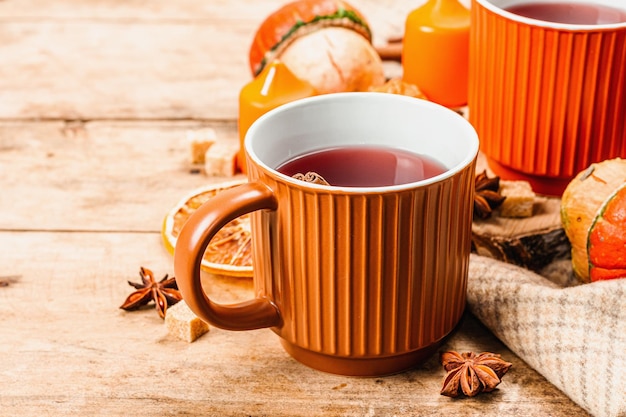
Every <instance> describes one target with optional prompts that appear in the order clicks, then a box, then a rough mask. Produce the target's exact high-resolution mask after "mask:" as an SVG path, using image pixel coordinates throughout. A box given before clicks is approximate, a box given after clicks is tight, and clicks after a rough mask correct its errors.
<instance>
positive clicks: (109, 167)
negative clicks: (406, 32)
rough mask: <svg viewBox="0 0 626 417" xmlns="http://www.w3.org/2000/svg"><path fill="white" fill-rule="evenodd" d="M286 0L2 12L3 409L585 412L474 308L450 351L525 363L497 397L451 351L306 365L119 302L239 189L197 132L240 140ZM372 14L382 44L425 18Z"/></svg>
mask: <svg viewBox="0 0 626 417" xmlns="http://www.w3.org/2000/svg"><path fill="white" fill-rule="evenodd" d="M283 3H284V2H283V1H279V0H266V1H263V2H259V1H253V0H237V1H232V0H215V1H214V0H211V1H208V2H196V1H192V0H182V1H177V2H167V1H164V0H161V1H157V0H153V1H149V0H133V1H125V2H119V1H113V0H91V1H82V0H55V1H50V2H38V1H34V0H23V1H17V0H3V1H0V45H2V46H1V47H0V62H2V63H3V64H2V65H0V280H4V281H5V282H6V283H7V284H8V285H6V286H0V416H17V415H19V416H66V415H89V416H113V415H134V416H154V415H219V416H248V415H250V416H293V415H302V416H363V415H366V416H393V415H397V416H400V415H450V416H472V415H477V414H481V415H485V416H501V415H508V416H527V415H551V416H557V417H558V416H563V417H565V416H571V415H584V413H583V412H582V410H581V409H580V408H579V407H577V406H576V405H575V404H574V403H573V402H572V401H571V400H569V399H568V398H567V397H566V396H564V395H563V394H562V393H561V392H559V391H558V390H557V389H556V388H555V387H554V386H552V385H551V384H549V383H548V382H547V381H546V380H545V379H544V378H543V377H542V376H541V375H539V374H538V373H537V372H535V371H534V370H532V369H530V368H529V367H528V366H527V365H526V364H525V363H524V362H523V361H521V360H520V359H519V358H517V357H516V356H515V355H514V354H512V353H511V352H510V351H509V350H508V349H507V348H506V347H505V346H504V345H502V343H500V342H499V341H498V340H497V339H496V338H495V337H494V336H493V335H492V334H491V333H490V332H489V331H488V330H486V328H485V327H484V326H483V325H482V324H481V323H480V322H478V321H477V320H476V319H475V318H474V317H473V316H471V315H470V314H466V315H465V316H464V319H463V321H462V323H461V324H460V326H459V327H458V329H457V330H456V331H455V332H454V334H453V335H452V336H451V337H450V339H449V340H448V341H447V342H446V345H445V346H444V348H445V349H456V350H474V351H482V350H487V351H492V352H497V353H501V354H502V355H503V357H505V358H506V359H507V360H509V361H511V362H513V369H512V370H511V371H510V372H509V373H508V374H507V375H506V376H505V378H504V381H503V383H502V384H501V385H500V386H499V389H498V390H497V391H495V392H493V393H491V394H489V395H483V396H479V397H476V398H472V399H459V400H452V399H449V398H447V397H442V396H440V395H439V389H440V384H441V380H442V378H443V374H444V373H443V369H442V368H441V366H440V365H439V364H438V362H437V358H436V357H433V358H431V359H430V360H429V361H428V362H427V363H425V364H423V365H422V366H420V367H418V368H417V369H415V370H413V371H410V372H406V373H403V374H400V375H396V376H391V377H386V378H365V379H363V378H346V377H339V376H335V375H329V374H324V373H320V372H316V371H313V370H310V369H308V368H306V367H304V366H302V365H300V364H298V363H297V362H295V361H294V360H292V359H291V358H290V357H289V356H288V355H287V354H286V353H285V352H284V351H283V350H282V348H281V347H280V344H279V342H278V340H277V337H276V336H275V335H274V334H273V333H272V332H271V331H269V330H259V331H253V332H240V333H236V332H228V331H223V330H220V329H216V328H212V329H211V331H210V332H209V333H208V334H206V335H204V336H203V337H201V338H200V339H199V340H197V341H196V342H194V343H191V344H188V343H186V342H182V341H180V340H178V339H176V338H174V337H173V336H170V335H169V334H168V333H167V331H166V328H165V325H164V324H163V321H162V320H161V319H160V318H159V317H158V315H157V314H156V312H155V311H154V309H153V308H151V307H150V308H147V309H144V310H141V311H137V312H125V311H123V310H120V309H119V308H118V307H119V305H121V303H122V302H123V300H124V298H125V297H126V296H127V295H128V294H129V293H130V291H131V290H132V288H131V287H130V286H129V285H128V284H127V283H126V281H127V280H138V279H139V274H138V273H139V267H140V266H146V267H149V268H151V269H153V270H154V272H155V273H156V274H157V276H160V275H164V274H165V273H170V274H171V273H172V270H173V260H172V257H171V256H170V254H169V253H167V252H166V250H165V249H164V247H163V245H162V244H161V238H160V228H161V222H162V220H163V216H164V215H165V213H166V212H167V211H168V210H169V209H170V208H171V207H172V206H173V205H174V204H175V203H176V202H177V201H178V199H179V198H181V197H182V196H183V195H185V194H186V193H188V192H189V191H190V190H193V189H195V188H196V187H199V186H201V185H204V184H206V183H207V182H210V181H218V180H219V178H209V177H206V176H204V175H202V174H192V173H190V171H189V165H188V164H187V151H188V149H187V146H186V142H185V137H186V132H187V130H189V129H197V128H202V127H212V128H214V129H216V131H217V133H218V136H220V137H222V138H225V139H226V140H236V137H237V134H236V132H237V128H236V118H237V95H238V91H239V88H241V86H242V85H243V83H244V82H246V81H247V80H248V79H249V77H250V75H249V71H248V68H247V47H248V42H249V41H250V39H251V36H252V33H253V31H254V30H255V27H256V24H257V23H258V22H259V21H260V19H262V18H263V17H264V16H265V15H266V14H267V13H268V12H270V11H271V10H273V9H274V8H275V7H277V6H278V5H280V4H283ZM354 4H355V5H357V6H359V8H361V9H362V10H363V12H364V13H366V15H367V16H368V17H370V16H371V17H370V20H371V21H372V26H373V28H374V32H375V38H376V39H378V40H379V41H384V40H385V39H386V36H391V35H394V36H397V35H398V32H400V33H401V28H402V25H403V21H404V15H405V12H406V11H408V9H409V8H412V7H414V6H413V5H412V4H409V3H408V2H400V1H375V0H367V1H365V0H364V1H355V2H354ZM395 64H397V63H394V65H392V66H390V67H389V68H390V71H397V69H398V66H397V65H395ZM205 280H206V281H207V282H206V284H207V286H208V287H209V288H210V292H211V295H212V296H213V297H214V298H215V299H216V300H217V301H222V302H233V301H237V300H241V299H244V298H248V297H250V296H251V295H252V288H251V282H250V281H248V280H231V279H226V278H223V277H216V276H208V275H207V276H206V277H205Z"/></svg>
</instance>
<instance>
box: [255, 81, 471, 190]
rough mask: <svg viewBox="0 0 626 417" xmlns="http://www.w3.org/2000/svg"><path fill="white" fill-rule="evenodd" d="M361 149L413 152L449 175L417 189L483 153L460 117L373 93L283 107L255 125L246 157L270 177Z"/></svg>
mask: <svg viewBox="0 0 626 417" xmlns="http://www.w3.org/2000/svg"><path fill="white" fill-rule="evenodd" d="M358 145H361V146H382V147H391V148H395V149H402V150H406V151H410V152H414V153H417V154H420V155H425V156H428V157H430V158H433V159H435V160H436V161H438V162H440V163H441V164H443V165H444V167H445V168H446V169H447V171H446V172H444V173H443V174H440V175H437V176H435V177H431V178H428V179H425V180H423V181H419V182H418V183H419V184H428V183H433V182H437V181H441V180H442V179H444V178H448V177H450V176H453V175H454V174H455V173H457V172H459V171H460V170H462V169H463V168H465V167H467V166H468V164H470V163H471V162H472V161H473V160H474V159H475V158H476V156H477V154H478V148H479V142H478V135H477V134H476V131H475V130H474V128H473V127H472V125H471V124H470V123H469V122H468V121H467V120H466V119H465V118H463V117H462V116H461V115H459V114H458V113H456V112H454V111H452V110H450V109H448V108H446V107H443V106H440V105H438V104H435V103H432V102H429V101H427V100H421V99H416V98H413V97H407V96H402V95H397V94H389V93H374V92H371V93H370V92H364V93H357V92H354V93H334V94H325V95H320V96H315V97H310V98H305V99H301V100H297V101H294V102H291V103H288V104H285V105H283V106H280V107H278V108H276V109H274V110H271V111H270V112H268V113H266V114H264V115H263V116H261V117H260V118H259V119H257V120H256V121H255V122H254V123H253V124H252V125H251V126H250V128H249V129H248V132H247V134H246V138H245V141H244V146H245V149H246V153H247V155H248V157H249V158H251V159H252V160H254V161H255V163H256V164H258V165H260V166H263V167H265V169H268V170H272V171H275V169H276V168H277V167H278V166H280V165H281V164H283V163H285V162H287V161H289V160H291V159H292V158H294V157H296V156H299V155H302V154H306V153H309V152H313V151H316V150H321V149H327V148H330V147H341V146H358ZM365 168H366V167H365ZM277 174H278V175H283V174H280V173H277ZM284 177H285V179H286V180H287V178H289V177H287V176H284ZM289 180H290V179H289ZM415 184H416V183H409V184H399V185H394V186H388V187H384V188H385V189H387V190H389V188H392V187H395V188H408V187H412V186H414V185H415ZM311 186H315V184H311ZM359 188H360V187H353V188H352V190H351V191H354V192H358V191H359ZM372 188H376V187H368V190H370V191H371V189H372Z"/></svg>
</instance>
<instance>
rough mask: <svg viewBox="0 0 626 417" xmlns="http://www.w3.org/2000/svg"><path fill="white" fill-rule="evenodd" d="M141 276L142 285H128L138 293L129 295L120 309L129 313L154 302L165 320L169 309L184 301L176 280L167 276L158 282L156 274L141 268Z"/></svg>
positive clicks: (129, 283)
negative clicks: (155, 277)
mask: <svg viewBox="0 0 626 417" xmlns="http://www.w3.org/2000/svg"><path fill="white" fill-rule="evenodd" d="M139 275H140V276H141V283H137V282H131V281H128V285H131V286H133V287H135V289H136V290H137V291H135V292H133V293H132V294H131V295H129V296H128V298H126V300H125V301H124V304H122V305H121V306H120V308H121V309H124V310H129V311H130V310H137V309H138V308H140V307H142V306H144V305H146V304H148V303H149V302H150V301H154V304H155V307H156V310H157V312H158V313H159V316H160V317H161V318H162V319H164V318H165V312H166V311H167V307H168V306H171V305H174V304H176V303H177V302H179V301H180V300H182V299H183V297H182V295H181V294H180V292H179V291H178V285H177V284H176V278H174V277H171V278H169V277H168V275H167V274H166V275H165V276H164V277H163V279H161V281H158V282H157V281H156V280H155V279H154V273H153V272H152V271H151V270H149V269H148V268H144V267H141V268H140V270H139Z"/></svg>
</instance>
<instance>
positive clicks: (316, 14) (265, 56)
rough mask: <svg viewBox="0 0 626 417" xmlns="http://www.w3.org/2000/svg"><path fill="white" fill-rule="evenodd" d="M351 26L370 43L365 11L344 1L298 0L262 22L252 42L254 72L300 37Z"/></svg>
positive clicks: (250, 58)
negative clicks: (326, 29) (363, 12)
mask: <svg viewBox="0 0 626 417" xmlns="http://www.w3.org/2000/svg"><path fill="white" fill-rule="evenodd" d="M330 26H334V27H349V28H351V29H353V30H355V31H357V32H358V33H360V34H361V35H363V36H364V37H365V38H366V39H367V41H368V42H371V40H372V34H371V31H370V28H369V25H368V23H367V21H366V20H365V18H364V17H363V15H362V14H361V12H359V11H358V10H357V9H355V8H354V7H352V6H351V5H350V4H348V3H346V2H345V1H342V0H296V1H293V2H291V3H287V4H285V5H284V6H282V7H280V8H279V9H278V10H276V11H275V12H273V13H272V14H270V15H269V16H267V17H266V18H265V20H264V21H263V22H262V23H261V25H260V26H259V28H258V29H257V31H256V34H255V35H254V40H253V41H252V45H250V52H249V61H250V70H251V71H252V74H253V75H255V76H256V75H258V74H259V73H260V72H261V71H262V70H263V67H265V65H266V64H267V63H268V62H270V61H272V59H273V58H275V57H278V56H279V55H280V54H281V52H282V51H283V50H284V49H285V48H286V47H287V46H288V45H289V44H290V43H291V42H293V41H294V40H295V39H296V38H297V37H298V36H302V35H303V34H306V33H311V32H312V31H315V30H318V29H320V28H323V27H330Z"/></svg>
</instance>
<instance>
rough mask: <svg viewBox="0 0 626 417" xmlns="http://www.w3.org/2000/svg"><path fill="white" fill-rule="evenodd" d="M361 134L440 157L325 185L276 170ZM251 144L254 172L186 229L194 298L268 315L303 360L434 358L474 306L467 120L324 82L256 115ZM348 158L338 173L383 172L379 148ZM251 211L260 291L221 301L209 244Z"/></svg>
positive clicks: (183, 256)
mask: <svg viewBox="0 0 626 417" xmlns="http://www.w3.org/2000/svg"><path fill="white" fill-rule="evenodd" d="M363 146H365V147H368V148H369V149H370V150H372V149H383V148H384V149H385V150H386V151H391V153H392V154H394V155H395V154H396V153H398V154H399V155H404V153H405V152H410V153H411V154H412V155H418V159H420V158H422V157H424V158H426V159H428V160H435V161H437V164H439V165H440V168H441V170H440V171H437V172H434V173H433V174H432V176H429V175H430V174H425V175H424V178H417V179H416V178H413V177H411V178H413V179H409V180H408V181H409V182H405V181H403V180H402V179H399V180H398V178H395V179H394V178H393V175H392V176H391V177H389V178H388V179H389V180H390V181H392V183H393V182H394V181H398V183H397V184H393V185H380V184H378V185H375V186H340V185H330V186H328V185H319V184H315V183H310V182H304V181H301V180H299V179H295V178H293V177H292V176H291V175H287V174H285V173H281V172H280V171H279V170H278V169H277V168H278V167H279V166H280V165H281V164H283V163H284V162H286V161H289V160H291V159H293V158H294V157H296V156H299V155H301V154H306V153H309V152H313V151H319V150H322V149H330V148H337V147H340V148H344V149H351V148H352V147H363ZM245 151H246V155H247V166H248V172H247V174H248V178H249V182H248V183H245V184H243V185H240V186H238V187H235V188H233V189H229V190H226V191H223V192H221V193H219V194H218V195H217V196H216V197H215V198H213V199H211V200H209V201H208V202H207V203H205V204H204V205H203V206H201V207H200V208H199V209H198V210H197V211H196V212H195V213H194V214H193V215H192V216H191V217H190V218H189V220H188V221H187V223H186V224H185V225H184V227H183V228H182V230H181V232H180V235H179V237H178V241H177V244H176V250H175V272H176V278H177V282H178V285H179V288H180V290H181V292H182V295H183V297H184V299H185V301H186V302H187V304H188V305H189V306H190V308H191V309H192V310H193V311H194V312H195V313H196V314H197V315H198V316H199V317H201V318H202V319H204V320H206V321H207V322H209V323H212V324H213V325H215V326H218V327H222V328H225V329H231V330H248V329H256V328H263V327H269V328H271V329H272V330H273V331H274V332H275V333H276V334H277V335H278V336H279V337H280V340H281V342H282V344H283V347H284V348H285V350H286V351H287V352H288V353H289V354H291V355H292V356H293V357H294V358H295V359H297V360H298V361H300V362H302V363H304V364H306V365H308V366H310V367H312V368H315V369H319V370H322V371H327V372H331V373H336V374H344V375H360V376H374V375H385V374H392V373H397V372H400V371H403V370H405V369H408V368H411V367H414V366H415V365H417V364H419V363H420V362H422V361H423V360H425V359H426V358H428V357H429V356H430V355H431V354H432V353H433V352H434V351H435V350H436V348H437V347H438V346H439V344H440V343H441V341H442V339H444V337H445V336H446V335H448V334H449V333H450V332H451V331H452V330H453V328H454V327H455V326H456V324H457V323H458V321H459V319H460V318H461V316H462V314H463V310H464V307H465V300H466V287H467V274H468V264H469V255H470V245H471V243H470V235H471V222H472V210H473V196H474V177H475V164H476V157H477V154H478V138H477V135H476V132H475V131H474V129H473V128H472V126H471V125H470V124H469V122H467V121H466V120H465V119H464V118H462V117H461V116H459V115H458V114H456V113H455V112H453V111H451V110H449V109H447V108H445V107H442V106H439V105H437V104H434V103H431V102H427V101H425V100H419V99H415V98H410V97H404V96H399V95H394V94H385V93H337V94H328V95H323V96H318V97H313V98H308V99H303V100H299V101H295V102H292V103H289V104H286V105H283V106H281V107H279V108H277V109H274V110H272V111H270V112H269V113H267V114H265V115H264V116H261V117H260V118H259V119H258V120H257V121H256V122H254V124H253V125H252V126H251V127H250V129H249V130H248V133H247V135H246V139H245ZM381 155H382V154H381ZM385 158H386V157H385ZM394 158H395V157H393V158H391V159H390V160H389V161H391V162H393V163H394V164H396V165H397V166H398V167H399V168H403V165H405V164H407V163H408V162H407V161H406V160H405V159H403V157H398V159H397V161H396V160H395V159H394ZM426 159H425V160H426ZM420 160H421V159H420ZM353 162H354V161H353ZM353 162H350V161H349V158H348V157H345V158H344V159H342V162H341V163H340V164H339V172H340V173H341V171H345V170H348V166H349V165H353V168H354V167H355V166H356V168H357V170H356V171H357V172H358V173H362V174H364V175H365V176H368V175H369V176H370V178H372V179H373V180H375V181H378V180H379V179H381V178H383V177H385V174H384V173H383V171H384V169H383V168H381V165H380V164H381V163H382V162H383V158H382V156H381V157H380V158H374V159H371V160H369V161H365V160H357V161H356V164H354V163H353ZM396 162H397V163H396ZM385 163H386V162H385ZM426 165H428V164H426ZM426 165H425V166H426ZM335 168H336V167H335ZM329 172H330V171H329ZM371 174H374V175H373V176H372V175H371ZM410 174H411V175H413V174H414V172H413V168H411V170H410ZM333 175H334V174H333ZM385 178H386V177H385ZM327 179H329V178H327ZM331 184H332V182H331ZM244 213H251V223H252V249H253V268H254V278H253V279H254V287H255V293H256V297H255V298H253V299H251V300H249V301H247V302H243V303H240V304H236V305H228V306H227V305H220V304H217V303H215V302H213V301H211V300H210V299H209V298H208V297H207V295H206V293H205V291H204V290H203V288H202V281H201V261H202V254H203V253H204V250H205V248H206V247H207V245H208V243H209V241H210V239H211V238H212V236H213V235H215V233H216V232H217V231H218V230H219V229H220V228H221V227H222V226H223V225H225V224H226V223H228V222H229V221H231V220H232V219H234V218H236V217H237V216H240V215H242V214H244Z"/></svg>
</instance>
